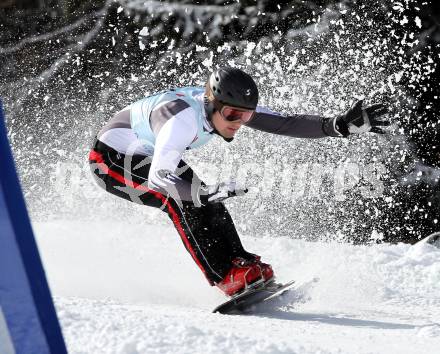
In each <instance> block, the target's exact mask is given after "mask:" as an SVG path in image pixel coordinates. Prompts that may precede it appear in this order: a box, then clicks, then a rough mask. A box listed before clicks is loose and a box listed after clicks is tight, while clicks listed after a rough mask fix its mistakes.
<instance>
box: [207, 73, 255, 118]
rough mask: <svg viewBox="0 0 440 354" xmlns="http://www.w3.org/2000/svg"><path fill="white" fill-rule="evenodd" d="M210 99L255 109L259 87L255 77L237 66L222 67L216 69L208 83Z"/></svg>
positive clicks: (224, 103) (222, 103) (223, 103)
mask: <svg viewBox="0 0 440 354" xmlns="http://www.w3.org/2000/svg"><path fill="white" fill-rule="evenodd" d="M206 88H207V95H208V100H210V101H217V102H215V103H217V104H218V103H220V104H221V105H228V106H233V107H240V108H246V109H251V110H254V109H255V108H256V107H257V103H258V88H257V84H256V83H255V81H254V79H252V77H251V76H250V75H248V74H246V73H245V72H244V71H242V70H240V69H237V68H230V67H222V68H219V69H217V70H216V71H214V72H213V73H212V74H211V76H210V77H209V80H208V82H207V84H206Z"/></svg>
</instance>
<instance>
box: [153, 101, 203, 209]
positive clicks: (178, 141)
mask: <svg viewBox="0 0 440 354" xmlns="http://www.w3.org/2000/svg"><path fill="white" fill-rule="evenodd" d="M196 134H197V123H196V119H195V112H194V110H193V109H192V108H187V109H185V110H184V111H182V112H180V113H178V114H177V115H176V116H174V117H172V118H171V119H169V120H168V121H167V122H166V123H165V124H164V125H163V126H162V127H161V129H160V131H159V132H158V134H157V136H156V144H155V148H154V155H153V159H152V162H151V167H150V172H149V175H148V187H149V188H150V189H152V190H155V191H157V192H159V193H162V194H164V195H167V196H170V197H171V198H173V199H174V200H176V201H177V202H179V201H192V202H194V203H195V204H197V203H199V204H200V201H199V200H198V198H199V197H200V196H199V193H198V192H199V191H198V189H199V188H198V187H200V184H201V182H200V181H199V180H198V178H197V177H196V176H194V178H193V180H192V181H188V180H186V179H185V178H182V177H183V176H184V175H185V171H186V169H187V167H186V165H185V164H182V163H181V159H182V155H183V153H184V151H185V149H186V148H187V147H188V146H189V145H190V144H191V142H192V141H193V139H194V138H195V136H196ZM179 165H181V166H182V167H179ZM197 182H198V183H197ZM193 183H194V185H193Z"/></svg>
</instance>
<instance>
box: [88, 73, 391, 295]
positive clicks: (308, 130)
mask: <svg viewBox="0 0 440 354" xmlns="http://www.w3.org/2000/svg"><path fill="white" fill-rule="evenodd" d="M257 103H258V88H257V85H256V83H255V82H254V80H253V79H252V77H251V76H250V75H248V74H246V73H245V72H243V71H242V70H239V69H237V68H231V67H223V68H219V69H218V70H215V71H214V72H213V73H212V74H211V75H210V77H209V79H208V81H207V83H206V86H205V88H202V87H184V88H176V89H172V90H169V91H166V92H160V93H157V94H154V95H152V96H149V97H145V98H143V99H141V100H139V101H137V102H134V103H132V104H131V105H130V106H128V107H126V108H124V109H123V110H121V111H120V112H118V113H116V114H115V116H114V117H113V118H112V119H110V121H109V122H108V123H107V124H106V125H105V126H104V127H103V128H102V129H101V131H100V132H99V133H98V135H97V137H96V140H95V142H94V146H93V148H92V150H91V152H90V155H89V160H90V164H91V169H92V172H93V175H94V177H95V179H96V181H97V182H98V184H99V185H100V186H101V187H103V188H104V189H105V190H106V191H108V192H110V193H112V194H114V195H117V196H119V197H122V198H125V199H127V200H129V201H132V202H136V203H139V204H143V205H148V206H152V207H157V208H161V209H162V210H163V211H164V212H166V213H167V214H168V216H169V217H170V219H171V220H172V222H173V224H174V226H175V228H176V229H177V232H178V233H179V235H180V237H181V239H182V241H183V243H184V245H185V247H186V249H187V251H188V252H189V253H190V254H191V256H192V258H193V259H194V261H195V262H196V263H197V265H198V266H199V267H200V269H201V270H202V272H203V273H204V275H205V276H206V278H207V279H208V281H209V283H210V284H211V285H215V286H217V287H218V288H220V289H221V290H222V291H223V292H224V293H225V294H226V295H228V296H232V295H234V294H237V293H239V292H241V291H243V290H244V289H245V288H246V287H247V285H249V284H253V283H256V282H261V281H265V282H266V281H269V280H270V279H272V278H274V272H273V270H272V267H271V266H270V265H269V264H266V263H263V262H262V261H261V259H260V256H258V255H255V254H253V253H250V252H248V251H246V250H245V249H244V248H243V245H242V243H241V241H240V238H239V236H238V234H237V231H236V229H235V226H234V223H233V221H232V218H231V216H230V215H229V213H228V211H227V209H226V207H225V205H224V204H223V203H222V202H223V201H224V200H225V199H227V198H230V197H234V196H238V195H243V194H245V193H246V192H247V190H246V189H244V188H239V187H238V186H237V185H236V184H235V183H234V182H233V181H225V182H223V183H220V184H217V185H206V184H205V183H203V182H202V181H201V180H200V179H199V178H198V176H197V175H196V174H195V173H194V172H193V170H192V169H191V167H189V166H188V165H187V164H186V163H185V162H184V161H183V160H182V155H183V153H184V151H185V150H186V149H193V148H197V147H199V146H202V145H204V144H206V143H208V142H209V141H210V140H211V139H212V138H213V136H214V134H216V135H219V136H220V137H222V138H223V139H224V140H225V141H227V142H230V141H232V140H233V138H234V135H235V134H236V133H237V131H238V130H239V129H240V128H241V127H242V126H243V125H245V126H247V127H249V128H252V129H257V130H261V131H263V132H267V133H272V134H280V135H285V136H290V137H298V138H322V137H329V136H330V137H347V136H349V135H351V134H358V133H365V132H374V133H384V131H383V130H382V128H381V127H383V126H386V125H389V123H388V122H386V121H384V120H382V119H381V117H382V116H383V115H384V114H385V113H386V110H385V107H384V106H383V105H382V104H375V105H373V106H370V107H366V108H363V105H362V101H358V102H357V103H355V104H354V106H353V107H352V108H351V109H349V110H348V111H347V112H346V113H345V114H342V115H340V116H337V117H332V118H325V117H321V116H318V115H300V114H293V115H289V116H285V115H282V114H279V113H276V112H273V111H271V110H269V109H267V108H264V107H261V106H258V105H257Z"/></svg>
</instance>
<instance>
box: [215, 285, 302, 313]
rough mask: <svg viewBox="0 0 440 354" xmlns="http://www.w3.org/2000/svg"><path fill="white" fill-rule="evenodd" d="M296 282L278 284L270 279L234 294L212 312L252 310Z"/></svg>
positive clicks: (244, 311) (280, 293) (243, 311)
mask: <svg viewBox="0 0 440 354" xmlns="http://www.w3.org/2000/svg"><path fill="white" fill-rule="evenodd" d="M294 282H295V281H294V280H292V281H289V282H287V283H285V284H278V283H275V282H274V281H273V280H270V281H268V282H267V283H262V284H258V285H256V286H254V287H251V288H248V289H246V290H244V291H243V292H242V293H240V294H238V295H235V296H233V297H232V298H231V299H230V300H228V301H226V302H224V303H223V304H221V305H219V306H217V307H216V308H215V309H214V310H213V311H212V312H214V313H215V312H218V313H221V314H228V315H230V314H243V313H246V312H250V311H251V310H252V307H253V306H254V305H256V304H259V303H262V302H266V301H270V300H271V299H274V298H276V297H278V296H280V295H282V294H283V293H284V292H286V291H287V290H289V289H290V288H291V286H292V285H293V283H294Z"/></svg>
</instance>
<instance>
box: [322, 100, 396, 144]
mask: <svg viewBox="0 0 440 354" xmlns="http://www.w3.org/2000/svg"><path fill="white" fill-rule="evenodd" d="M362 103H363V100H359V101H357V102H356V103H355V104H354V105H353V106H352V107H351V108H350V109H349V110H348V111H347V112H346V113H345V114H343V115H341V116H339V117H336V118H334V119H332V120H331V121H329V122H328V123H326V127H324V130H326V132H327V131H328V132H329V135H331V136H335V134H334V133H333V131H334V132H336V133H339V134H340V135H342V136H344V137H347V136H349V135H351V134H360V133H366V132H371V133H377V134H385V133H386V132H385V131H384V130H383V129H382V127H386V126H389V125H390V122H389V121H386V120H384V119H383V116H384V115H385V114H386V113H387V109H386V108H385V106H384V105H383V104H382V103H377V104H374V105H372V106H369V107H366V108H363V107H362ZM329 123H330V124H329ZM330 125H332V127H330ZM326 128H327V129H326Z"/></svg>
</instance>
